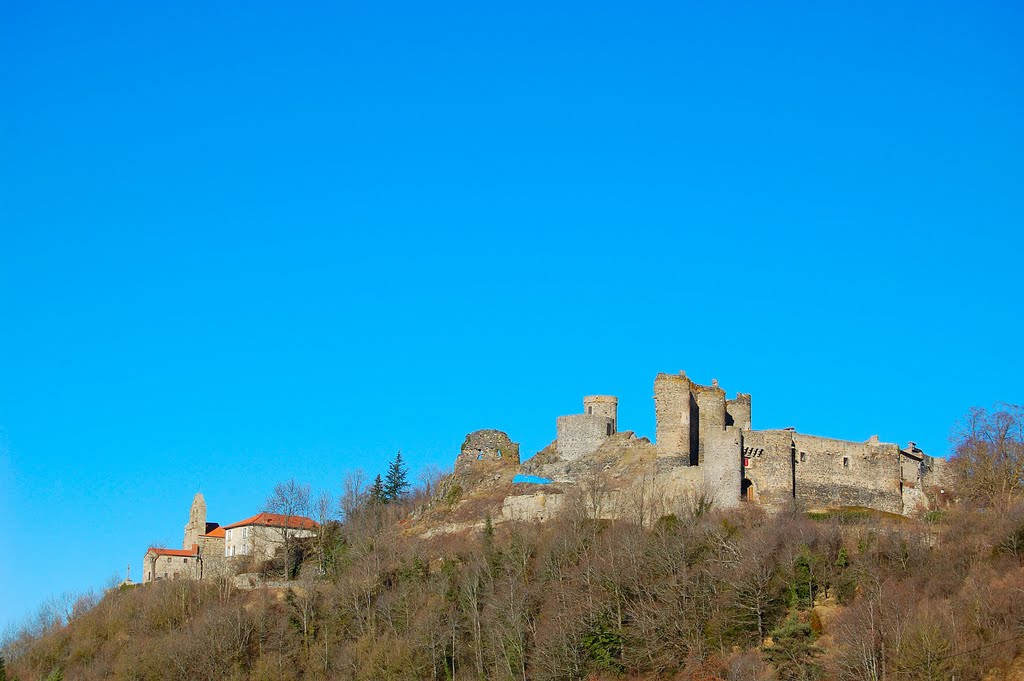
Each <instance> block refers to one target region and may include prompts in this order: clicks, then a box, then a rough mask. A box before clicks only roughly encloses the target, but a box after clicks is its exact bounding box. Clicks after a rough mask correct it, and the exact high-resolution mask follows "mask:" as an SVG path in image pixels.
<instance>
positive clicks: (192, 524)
mask: <svg viewBox="0 0 1024 681" xmlns="http://www.w3.org/2000/svg"><path fill="white" fill-rule="evenodd" d="M201 534H206V499H204V498H203V493H202V492H196V496H195V498H193V499H192V508H191V510H189V512H188V524H186V525H185V540H184V541H183V542H182V544H181V548H183V549H186V550H187V549H191V548H192V545H193V544H198V543H199V535H201Z"/></svg>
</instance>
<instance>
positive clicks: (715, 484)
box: [700, 426, 743, 508]
mask: <svg viewBox="0 0 1024 681" xmlns="http://www.w3.org/2000/svg"><path fill="white" fill-rule="evenodd" d="M742 438H743V434H742V432H741V431H740V429H739V428H736V427H735V426H729V427H728V428H723V429H721V430H717V429H713V428H712V429H709V430H708V431H707V432H706V433H705V437H704V440H703V445H704V459H703V461H702V462H701V464H700V467H701V468H702V469H703V470H704V484H705V485H706V486H707V490H708V492H709V493H711V494H712V495H714V498H715V503H716V504H717V505H718V506H719V507H720V508H732V507H734V506H739V504H740V489H741V481H742V477H743V471H742V468H741V458H740V449H741V447H742Z"/></svg>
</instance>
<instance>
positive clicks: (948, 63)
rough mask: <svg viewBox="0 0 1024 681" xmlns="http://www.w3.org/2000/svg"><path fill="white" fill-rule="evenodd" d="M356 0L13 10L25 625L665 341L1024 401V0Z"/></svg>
mask: <svg viewBox="0 0 1024 681" xmlns="http://www.w3.org/2000/svg"><path fill="white" fill-rule="evenodd" d="M328 4H330V5H333V6H332V7H324V6H322V4H321V5H318V4H316V3H312V4H311V3H299V4H298V5H297V4H296V3H282V2H247V3H236V2H216V3H199V4H195V3H192V4H189V5H187V6H178V5H173V6H171V5H168V6H157V5H155V4H154V3H139V2H123V3H104V2H91V3H66V4H65V3H48V2H27V1H24V0H7V2H4V3H3V4H2V6H0V512H2V513H3V514H4V515H3V517H5V518H6V519H7V521H8V522H7V523H6V524H5V525H6V533H7V536H6V539H5V541H4V543H3V547H4V548H3V550H2V551H0V626H2V625H3V623H4V622H5V621H9V620H10V619H12V618H18V617H21V616H22V615H24V614H25V613H26V612H28V611H29V610H30V609H32V608H33V607H34V606H35V605H36V604H37V603H39V602H40V601H42V600H43V599H44V598H45V597H46V596H48V595H49V594H51V593H58V592H60V591H63V590H65V589H75V590H80V589H84V588H87V587H89V586H96V587H99V586H101V585H102V583H103V581H104V580H105V578H107V577H108V576H109V575H111V574H112V573H114V572H115V571H120V572H122V573H123V570H124V567H125V565H126V564H127V563H129V562H131V563H132V566H133V570H132V574H133V576H135V577H138V576H139V574H140V563H141V556H142V554H143V552H144V551H145V549H146V547H147V546H148V545H149V544H150V543H153V542H163V543H166V544H168V545H172V546H175V545H178V544H179V543H180V541H181V537H182V531H183V525H184V523H185V521H186V519H187V513H188V505H189V503H190V501H191V498H192V495H193V494H194V493H195V491H196V490H197V489H198V488H199V487H201V488H202V491H203V492H204V493H205V495H206V500H207V503H208V506H209V513H210V519H211V520H214V521H218V522H221V523H227V522H232V521H236V520H239V519H241V518H243V517H245V516H248V515H250V514H252V513H254V512H256V511H258V510H259V509H260V506H261V504H262V502H263V500H264V498H265V496H266V494H267V492H268V491H269V490H270V488H271V487H272V486H273V484H274V483H275V482H276V481H278V480H281V479H284V478H287V477H289V476H293V475H294V476H296V477H297V478H299V479H301V480H305V481H309V482H311V483H313V484H314V486H318V487H319V486H326V487H330V488H333V489H335V490H336V489H337V488H338V487H339V484H340V480H341V478H342V476H343V475H344V473H345V472H346V471H348V470H351V469H353V468H356V467H362V468H365V469H367V470H368V471H370V472H371V473H374V472H377V471H380V470H382V469H383V468H384V465H385V462H386V460H387V459H389V458H391V457H392V455H393V454H394V453H395V451H396V450H398V449H399V448H401V449H402V451H403V452H404V453H405V454H406V455H407V457H408V459H409V461H410V462H411V463H412V465H413V467H414V469H419V468H421V467H422V466H423V465H424V464H426V463H428V462H429V463H436V464H450V462H451V461H452V460H453V457H454V455H455V453H456V452H457V450H458V447H459V444H460V443H461V441H462V438H463V436H464V434H465V433H466V432H468V431H471V430H474V429H477V428H482V427H497V428H501V429H503V430H506V431H508V432H509V433H510V434H511V436H512V437H513V439H515V440H517V441H519V442H521V443H522V447H523V451H524V454H530V453H533V452H535V451H537V450H538V449H539V448H541V447H542V446H544V445H545V444H547V443H548V442H549V441H551V440H552V439H553V437H554V432H555V417H556V416H557V415H559V414H564V413H575V412H577V411H578V410H580V408H581V403H580V400H581V397H582V396H583V395H584V394H589V393H612V394H616V395H618V396H619V398H620V422H621V426H622V427H623V428H628V429H633V430H636V431H637V432H638V433H640V434H642V435H647V436H653V430H654V415H653V403H652V400H651V395H652V383H653V380H654V376H655V374H656V373H657V372H659V371H670V372H675V371H679V370H680V369H685V370H687V371H688V373H690V375H691V376H692V377H693V378H695V379H697V380H700V381H702V382H709V381H710V380H711V379H712V378H718V379H719V380H720V381H721V383H722V385H723V387H725V388H726V389H727V390H728V391H729V392H730V393H732V392H734V391H736V390H742V391H744V392H751V393H753V395H754V402H753V404H754V423H755V427H785V426H790V425H792V426H796V427H797V428H799V429H800V430H801V431H804V432H808V433H815V434H828V435H832V436H837V437H844V438H850V439H857V440H862V439H866V438H867V437H868V436H870V435H872V434H876V433H877V434H878V435H880V436H881V437H882V438H883V439H884V440H889V441H897V442H901V443H902V442H905V441H907V440H910V439H914V440H916V441H917V442H918V443H920V444H921V445H923V447H924V448H925V449H926V450H927V451H929V452H931V453H935V454H943V453H945V451H946V448H947V437H948V433H949V429H950V426H951V425H952V423H953V422H954V421H955V420H956V419H957V418H958V417H959V416H960V415H961V414H963V413H964V412H965V411H966V410H967V409H968V408H969V407H970V406H972V405H987V404H991V403H992V402H994V401H997V400H1006V401H1016V402H1024V388H1022V385H1024V380H1022V379H1024V362H1022V358H1021V344H1022V343H1021V338H1022V337H1024V305H1022V302H1021V285H1020V276H1021V275H1020V272H1021V265H1020V260H1021V251H1022V246H1024V237H1022V236H1021V229H1022V228H1024V191H1022V187H1024V82H1022V80H1024V76H1022V74H1024V60H1022V57H1024V41H1022V40H1021V29H1022V27H1024V23H1022V18H1024V17H1022V8H1021V5H1020V4H1019V3H1010V2H1005V3H998V2H990V3H963V2H956V3H950V2H920V3H903V2H893V1H892V0H886V1H885V2H876V3H820V2H806V3H797V2H779V3H763V2H752V3H689V2H664V3H644V4H639V6H638V3H595V2H562V3H552V2H515V3H481V2H465V3H447V2H441V3H423V2H409V3H398V2H388V1H383V2H356V3H349V2H340V3H328ZM826 5H828V6H826Z"/></svg>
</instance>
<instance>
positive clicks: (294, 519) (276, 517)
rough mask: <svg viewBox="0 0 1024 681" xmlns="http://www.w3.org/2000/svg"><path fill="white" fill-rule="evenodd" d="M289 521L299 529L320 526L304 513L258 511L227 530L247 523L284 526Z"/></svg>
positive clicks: (289, 524) (227, 527) (294, 527)
mask: <svg viewBox="0 0 1024 681" xmlns="http://www.w3.org/2000/svg"><path fill="white" fill-rule="evenodd" d="M286 522H287V524H288V527H290V528H293V529H297V530H312V529H313V528H315V527H318V526H319V525H318V523H317V522H316V521H315V520H313V519H311V518H307V517H306V516H304V515H293V516H285V515H281V514H280V513H257V514H256V515H254V516H253V517H251V518H246V519H245V520H239V521H238V522H237V523H234V524H231V525H228V526H226V527H225V528H224V529H225V530H231V529H234V528H236V527H245V526H247V525H263V526H265V527H284V526H285V523H286Z"/></svg>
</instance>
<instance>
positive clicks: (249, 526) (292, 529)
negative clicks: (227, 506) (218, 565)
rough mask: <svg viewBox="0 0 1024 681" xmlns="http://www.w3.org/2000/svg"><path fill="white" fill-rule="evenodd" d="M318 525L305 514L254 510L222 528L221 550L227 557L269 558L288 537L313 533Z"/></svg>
mask: <svg viewBox="0 0 1024 681" xmlns="http://www.w3.org/2000/svg"><path fill="white" fill-rule="evenodd" d="M317 527H318V525H317V523H316V521H314V520H312V519H310V518H307V517H306V516H301V515H282V514H280V513H265V512H264V513H257V514H256V515H254V516H252V517H251V518H246V519H245V520H240V521H238V522H237V523H232V524H231V525H227V526H226V527H225V528H224V531H225V537H224V552H225V555H226V556H227V557H228V559H231V558H233V557H240V556H250V557H251V558H253V559H255V560H268V559H270V558H273V557H274V554H275V553H276V552H277V550H278V548H280V547H282V546H284V545H285V542H286V539H287V538H302V537H312V536H315V535H316V528H317Z"/></svg>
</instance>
